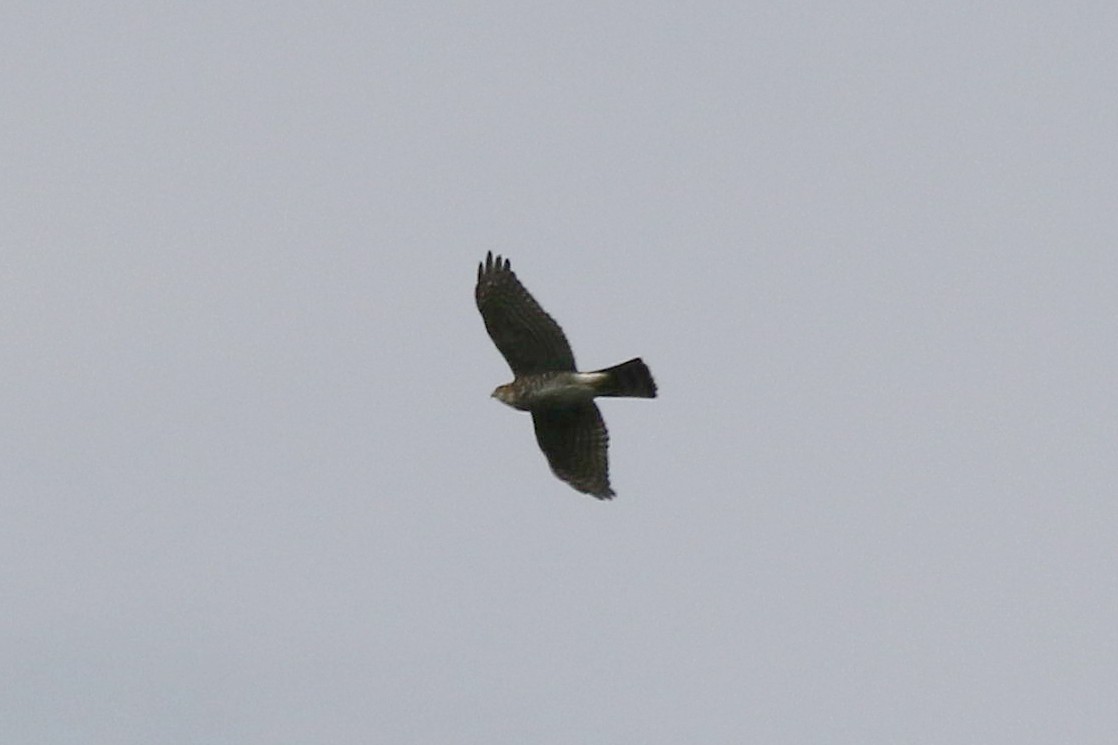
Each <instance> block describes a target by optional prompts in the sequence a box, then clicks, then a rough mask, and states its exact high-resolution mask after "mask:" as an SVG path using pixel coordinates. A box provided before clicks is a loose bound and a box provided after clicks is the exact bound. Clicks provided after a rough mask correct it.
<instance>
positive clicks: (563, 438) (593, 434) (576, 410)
mask: <svg viewBox="0 0 1118 745" xmlns="http://www.w3.org/2000/svg"><path fill="white" fill-rule="evenodd" d="M532 424H534V425H535V427H536V442H538V443H539V444H540V450H542V451H543V454H544V455H546V456H547V462H548V464H550V465H551V470H552V471H554V472H555V475H556V476H558V477H559V478H561V479H563V480H564V481H566V482H567V483H568V484H570V485H571V486H573V487H574V488H575V489H578V490H579V491H580V492H585V493H586V494H592V495H593V496H595V497H597V498H598V499H611V498H612V497H613V489H611V488H610V487H609V460H608V458H607V455H606V451H607V449H608V448H609V432H608V431H607V430H606V423H605V422H604V421H602V414H601V412H600V411H598V407H597V406H595V405H594V402H593V401H591V402H589V403H586V404H584V405H581V406H571V407H556V408H547V409H535V410H533V411H532Z"/></svg>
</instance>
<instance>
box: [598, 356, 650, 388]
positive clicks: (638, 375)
mask: <svg viewBox="0 0 1118 745" xmlns="http://www.w3.org/2000/svg"><path fill="white" fill-rule="evenodd" d="M597 372H600V373H605V374H606V377H605V379H604V380H603V381H602V382H601V383H599V384H598V395H599V396H625V397H630V398H656V381H654V380H653V379H652V373H651V372H650V371H649V369H648V365H646V364H644V361H643V360H641V358H640V357H636V358H634V359H631V360H629V361H628V362H622V363H621V364H620V365H614V366H613V367H607V368H605V369H604V370H598V371H597Z"/></svg>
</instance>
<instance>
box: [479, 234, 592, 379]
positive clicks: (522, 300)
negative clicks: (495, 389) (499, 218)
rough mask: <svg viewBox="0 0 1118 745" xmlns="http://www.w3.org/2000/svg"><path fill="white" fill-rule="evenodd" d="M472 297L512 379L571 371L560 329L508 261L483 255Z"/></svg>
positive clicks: (572, 362) (570, 355)
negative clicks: (507, 366) (536, 374)
mask: <svg viewBox="0 0 1118 745" xmlns="http://www.w3.org/2000/svg"><path fill="white" fill-rule="evenodd" d="M474 297H475V298H476V300H477V309H478V310H480V311H481V317H482V319H483V320H484V321H485V330H486V331H488V332H489V337H490V338H491V339H493V343H494V344H496V345H497V349H499V350H501V354H502V355H504V357H505V360H507V361H508V363H509V367H511V368H512V372H513V375H516V376H517V377H520V376H521V375H530V374H533V373H540V372H548V371H552V370H574V369H575V356H574V354H573V353H572V352H571V345H570V344H568V343H567V337H566V336H564V335H563V329H561V328H559V324H558V323H556V322H555V319H554V318H552V317H551V316H549V315H548V314H547V313H546V312H545V311H544V309H543V308H541V307H540V304H539V303H537V302H536V301H535V298H533V297H532V296H531V295H530V294H528V291H527V290H526V289H524V285H522V284H520V280H518V279H517V278H516V274H514V273H513V271H512V269H510V268H509V260H508V259H502V258H501V257H500V256H498V257H497V258H496V259H494V258H493V252H492V251H490V252H489V253H487V254H486V255H485V263H484V264H481V265H479V266H478V269H477V287H476V288H475V289H474Z"/></svg>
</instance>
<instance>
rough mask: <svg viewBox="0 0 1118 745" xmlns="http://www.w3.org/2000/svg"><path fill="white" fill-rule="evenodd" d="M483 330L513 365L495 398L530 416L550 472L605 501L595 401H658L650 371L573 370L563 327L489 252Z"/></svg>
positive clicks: (482, 270) (631, 364) (634, 363)
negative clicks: (619, 398)
mask: <svg viewBox="0 0 1118 745" xmlns="http://www.w3.org/2000/svg"><path fill="white" fill-rule="evenodd" d="M474 297H475V299H476V300H477V308H478V310H479V311H481V317H482V320H484V321H485V329H486V331H488V332H489V336H490V338H492V339H493V343H494V344H496V345H497V349H499V350H500V352H501V354H502V355H503V356H504V358H505V360H506V361H507V362H508V363H509V367H511V368H512V374H513V376H514V380H513V381H512V382H511V383H506V384H505V385H500V386H497V389H496V390H494V391H493V397H494V398H496V399H498V400H499V401H501V402H502V403H505V404H508V405H509V406H511V407H513V408H514V409H519V410H520V411H527V412H530V413H531V414H532V424H533V425H534V426H535V429H536V442H538V443H539V445H540V450H542V451H543V454H544V455H546V456H547V462H548V463H549V464H550V465H551V470H552V471H553V472H554V473H555V475H556V476H558V477H559V478H560V479H562V480H563V481H566V482H567V483H568V484H570V485H571V486H573V487H574V488H575V489H577V490H579V491H580V492H584V493H586V494H590V495H593V496H595V497H597V498H598V499H611V498H612V497H613V495H614V491H613V489H611V488H610V485H609V462H608V460H607V455H606V450H607V448H608V446H609V433H608V432H607V431H606V424H605V422H604V421H602V414H601V412H600V411H598V406H597V405H596V404H595V403H594V399H595V398H596V397H598V396H625V397H632V398H656V383H655V382H654V381H653V380H652V373H650V372H649V370H648V366H647V365H645V364H644V362H642V361H641V359H640V358H639V357H637V358H635V359H631V360H629V361H628V362H622V363H621V364H620V365H615V366H613V367H607V368H605V369H603V370H596V371H594V372H578V370H577V369H576V368H575V357H574V353H572V352H571V345H570V344H568V343H567V337H566V336H564V335H563V329H561V328H559V324H558V323H556V322H555V319H554V318H552V317H551V316H549V315H548V314H547V313H546V312H545V311H544V309H543V308H541V307H540V305H539V303H537V302H536V301H535V299H534V298H533V297H532V296H531V295H530V294H529V293H528V290H526V289H525V288H524V285H522V284H520V281H519V280H518V279H517V278H516V274H514V273H513V271H512V269H511V268H510V267H509V260H508V259H502V258H501V257H500V256H497V257H496V258H494V257H493V252H492V251H490V252H489V253H488V254H486V256H485V262H484V263H483V264H480V265H479V266H478V270H477V287H476V288H475V290H474Z"/></svg>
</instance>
